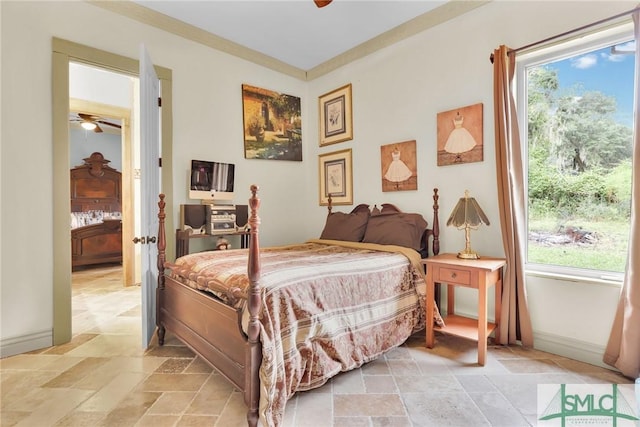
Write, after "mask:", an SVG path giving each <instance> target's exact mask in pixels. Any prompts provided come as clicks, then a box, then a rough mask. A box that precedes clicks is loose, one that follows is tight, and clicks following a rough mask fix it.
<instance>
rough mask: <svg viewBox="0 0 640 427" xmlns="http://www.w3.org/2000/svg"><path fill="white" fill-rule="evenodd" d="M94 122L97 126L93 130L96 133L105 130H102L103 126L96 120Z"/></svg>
mask: <svg viewBox="0 0 640 427" xmlns="http://www.w3.org/2000/svg"><path fill="white" fill-rule="evenodd" d="M94 124H95V125H96V128H95V129H94V130H93V131H94V132H95V133H100V132H104V131H103V130H102V128H101V127H100V126H98V124H97V123H96V122H94Z"/></svg>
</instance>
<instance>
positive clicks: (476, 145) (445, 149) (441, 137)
mask: <svg viewBox="0 0 640 427" xmlns="http://www.w3.org/2000/svg"><path fill="white" fill-rule="evenodd" d="M452 128H453V129H452ZM438 147H439V150H441V151H440V152H439V153H438V166H442V165H448V164H456V163H468V162H474V161H480V160H482V104H476V105H472V106H469V107H465V108H460V109H457V110H452V111H448V112H446V113H440V114H438Z"/></svg>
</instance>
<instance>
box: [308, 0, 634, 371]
mask: <svg viewBox="0 0 640 427" xmlns="http://www.w3.org/2000/svg"><path fill="white" fill-rule="evenodd" d="M578 4H579V7H576V6H577V5H578ZM633 7H635V3H634V2H579V3H576V2H527V1H513V2H506V1H496V2H492V3H490V4H488V5H486V6H483V7H480V8H478V9H476V10H474V11H472V12H470V13H468V14H466V15H464V16H462V17H459V18H457V19H455V20H453V21H452V22H448V23H445V24H441V25H439V26H437V27H435V28H433V29H431V30H428V31H425V32H423V33H420V34H418V35H416V36H414V37H412V38H410V39H407V40H405V41H403V42H401V43H398V44H396V45H394V46H391V47H389V48H386V49H384V50H381V51H378V52H376V53H374V54H372V55H369V56H368V57H366V58H363V59H361V60H358V61H355V62H353V63H351V64H349V65H348V66H346V67H343V68H341V69H339V70H336V71H335V72H333V73H331V74H330V75H327V76H324V77H321V78H318V79H316V80H314V81H312V82H310V84H309V97H310V99H314V98H316V97H317V96H319V95H321V94H323V93H326V92H327V91H330V90H332V89H334V88H337V87H340V86H342V85H344V84H346V83H352V84H353V111H354V125H353V127H354V140H353V141H351V142H346V143H340V144H336V145H331V146H327V147H322V148H316V147H314V152H315V154H318V153H324V152H330V151H334V150H338V149H344V148H352V149H353V163H354V165H353V168H354V195H355V196H354V197H355V203H356V204H357V203H370V204H374V203H377V204H380V203H382V202H391V203H395V204H397V205H398V206H399V207H401V208H403V209H406V210H411V211H414V210H415V211H419V212H422V213H423V214H424V215H425V216H427V215H428V218H429V219H430V215H431V214H430V212H431V205H432V201H431V189H432V188H433V187H438V188H439V189H440V224H441V230H442V237H441V251H442V252H457V251H459V250H460V249H462V248H463V247H464V233H463V232H461V231H458V230H456V229H454V228H451V227H446V226H445V223H446V220H447V218H448V216H449V214H450V212H451V210H452V209H453V207H454V205H455V203H456V202H457V200H458V198H459V197H461V196H462V195H463V194H464V190H465V189H468V190H470V191H471V194H472V195H473V196H474V197H475V198H476V199H477V200H478V202H479V203H480V205H481V206H482V208H483V209H484V211H485V212H486V214H487V215H488V217H489V219H490V221H491V225H490V226H488V227H482V228H481V229H480V230H478V231H473V232H472V235H471V241H472V246H473V248H474V249H475V250H476V251H478V252H479V253H481V254H485V255H492V256H502V255H503V249H502V240H501V238H500V225H499V217H498V213H499V206H498V199H497V193H496V172H495V147H494V122H493V117H494V114H493V74H492V73H493V69H492V64H491V63H490V62H489V55H490V54H491V53H492V52H493V50H494V49H496V48H497V47H498V46H499V45H501V44H505V45H507V46H509V47H513V48H517V47H520V46H524V45H527V44H529V43H532V42H536V41H538V40H542V39H545V38H547V37H550V36H553V35H555V34H560V33H563V32H565V31H567V30H571V29H573V28H577V27H580V26H582V25H585V24H588V23H590V22H594V21H597V20H600V19H603V18H606V17H609V16H612V15H614V14H616V13H619V12H622V11H626V10H630V9H633ZM479 102H481V103H482V104H483V106H484V108H483V110H484V138H483V139H484V161H483V162H480V163H470V164H464V165H452V166H443V167H438V166H437V164H436V160H437V159H436V152H437V149H436V132H437V127H436V115H437V113H438V112H442V111H448V110H451V109H454V108H457V107H463V106H467V105H471V104H475V103H479ZM316 109H317V107H316ZM316 114H317V113H316ZM317 131H318V130H317V125H315V124H314V129H312V130H311V132H317ZM411 139H415V140H416V142H417V156H418V191H409V192H397V193H393V192H392V193H383V192H382V185H381V182H380V179H381V178H380V161H381V160H380V146H381V145H385V144H390V143H393V142H400V141H405V140H411ZM323 214H324V212H323V211H322V210H321V209H315V211H314V215H313V217H312V218H313V219H312V221H311V223H313V224H321V223H322V216H323ZM527 291H528V294H529V299H530V310H531V317H532V322H533V327H534V336H535V339H536V347H537V348H540V349H544V350H550V351H554V352H557V353H560V354H564V355H568V356H571V357H575V358H578V359H581V360H583V361H587V362H590V363H594V364H601V359H602V354H603V352H604V346H605V345H606V342H607V339H608V334H609V331H610V327H611V322H612V320H613V314H614V312H615V308H616V305H617V300H618V295H619V287H618V286H611V285H608V284H595V283H582V282H577V283H576V282H569V281H559V280H551V279H545V278H540V277H531V278H529V280H528V282H527ZM456 296H457V298H456V303H457V304H456V305H457V311H458V312H461V313H466V314H468V315H471V316H475V313H476V312H477V311H476V310H477V309H476V301H477V293H476V292H475V291H472V290H468V289H457V290H456ZM492 312H493V305H491V306H490V313H492Z"/></svg>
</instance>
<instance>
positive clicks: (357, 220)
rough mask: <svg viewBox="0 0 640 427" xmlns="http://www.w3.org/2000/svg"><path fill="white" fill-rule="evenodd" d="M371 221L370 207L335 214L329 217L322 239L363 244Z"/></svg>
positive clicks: (360, 207)
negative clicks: (368, 223)
mask: <svg viewBox="0 0 640 427" xmlns="http://www.w3.org/2000/svg"><path fill="white" fill-rule="evenodd" d="M368 221H369V206H368V205H358V206H356V207H355V208H354V209H353V210H352V211H351V213H348V214H347V213H344V212H333V213H331V214H329V215H328V216H327V222H326V223H325V226H324V229H323V230H322V234H321V235H320V238H321V239H328V240H344V241H349V242H361V241H362V238H363V237H364V233H365V231H366V229H367V222H368Z"/></svg>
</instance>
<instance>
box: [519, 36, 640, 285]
mask: <svg viewBox="0 0 640 427" xmlns="http://www.w3.org/2000/svg"><path fill="white" fill-rule="evenodd" d="M634 49H635V44H634V42H633V31H632V27H631V25H629V24H627V25H625V26H622V27H618V28H616V29H614V30H607V32H600V33H598V34H592V35H589V36H586V37H582V38H580V39H579V40H578V41H575V40H574V41H570V42H567V43H565V44H563V45H557V46H555V47H553V48H547V49H545V50H544V51H540V52H537V53H529V54H526V55H523V56H522V57H519V58H518V62H517V67H518V74H517V87H518V103H519V104H518V111H519V118H518V121H519V123H520V127H521V132H522V135H521V138H522V145H523V146H524V147H526V150H527V152H526V155H525V168H526V180H527V232H528V243H527V268H528V269H529V270H538V271H547V272H554V273H564V274H571V275H580V276H590V277H600V278H614V279H618V278H619V279H621V278H622V274H623V273H624V269H625V265H626V260H627V245H628V241H629V230H630V225H631V219H630V218H631V176H632V174H631V170H632V161H631V160H632V144H633V94H634V71H635V70H634V64H635V58H634Z"/></svg>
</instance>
